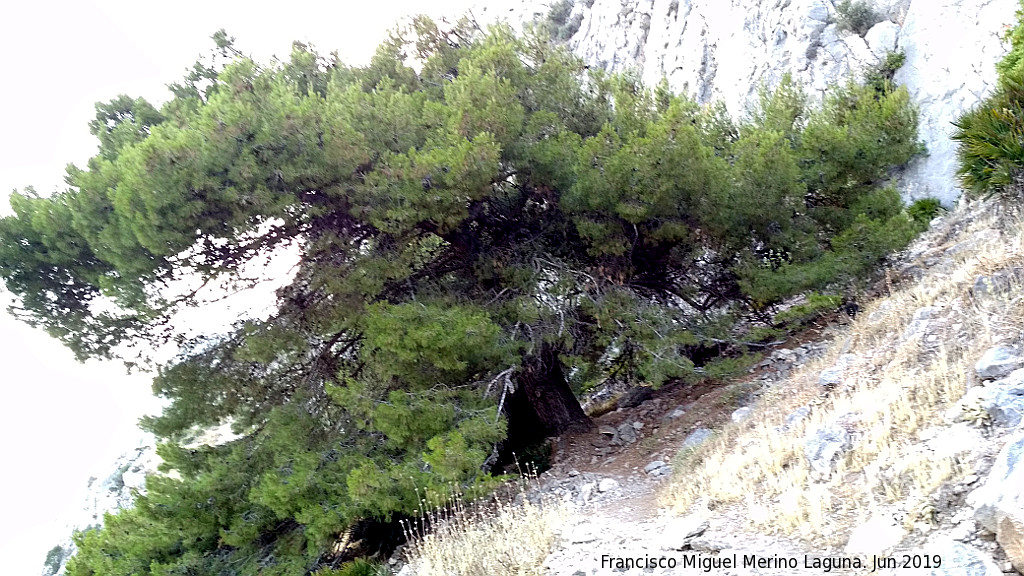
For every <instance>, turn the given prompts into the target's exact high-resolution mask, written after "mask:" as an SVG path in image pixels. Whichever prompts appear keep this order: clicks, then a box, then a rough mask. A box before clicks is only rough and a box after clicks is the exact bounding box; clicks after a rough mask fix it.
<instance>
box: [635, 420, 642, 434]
mask: <svg viewBox="0 0 1024 576" xmlns="http://www.w3.org/2000/svg"><path fill="white" fill-rule="evenodd" d="M643 429H644V423H643V422H633V430H636V431H637V432H639V431H641V430H643Z"/></svg>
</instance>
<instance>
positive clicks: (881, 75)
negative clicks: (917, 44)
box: [864, 50, 907, 94]
mask: <svg viewBox="0 0 1024 576" xmlns="http://www.w3.org/2000/svg"><path fill="white" fill-rule="evenodd" d="M906 61H907V55H906V53H904V52H903V51H902V50H896V51H895V52H888V53H886V55H885V58H882V61H881V62H879V63H878V64H876V65H874V66H872V67H870V68H869V69H868V70H867V72H866V73H865V74H864V83H865V84H867V85H868V86H871V87H873V88H874V89H875V91H877V92H878V93H879V94H888V93H890V92H892V80H893V78H894V77H895V76H896V71H897V70H899V69H900V68H902V67H903V64H904V63H906Z"/></svg>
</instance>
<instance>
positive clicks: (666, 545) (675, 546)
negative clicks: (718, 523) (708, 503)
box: [658, 514, 709, 550]
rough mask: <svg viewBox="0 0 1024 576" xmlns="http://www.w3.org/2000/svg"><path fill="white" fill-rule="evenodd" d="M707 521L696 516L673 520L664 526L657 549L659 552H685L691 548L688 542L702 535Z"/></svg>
mask: <svg viewBox="0 0 1024 576" xmlns="http://www.w3.org/2000/svg"><path fill="white" fill-rule="evenodd" d="M708 526H709V524H708V521H707V520H705V519H704V518H702V517H701V516H699V515H697V514H693V515H690V516H685V517H683V518H679V519H677V520H673V521H672V522H670V523H669V524H668V525H666V526H665V530H664V531H663V533H662V534H663V535H662V537H661V538H660V539H659V542H658V548H660V549H661V550H685V549H686V548H687V547H688V546H691V543H690V540H692V539H694V538H697V537H698V536H701V535H702V534H704V532H705V531H707V529H708Z"/></svg>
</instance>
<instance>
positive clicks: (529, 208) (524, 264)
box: [0, 19, 916, 576]
mask: <svg viewBox="0 0 1024 576" xmlns="http://www.w3.org/2000/svg"><path fill="white" fill-rule="evenodd" d="M215 40H216V42H217V46H218V50H219V51H220V53H221V55H222V56H225V57H226V58H227V59H228V60H229V63H228V64H227V65H225V66H223V67H222V68H217V67H211V66H206V65H202V64H197V66H196V67H195V69H194V70H193V72H192V73H191V74H190V75H189V77H188V78H186V79H185V80H184V81H183V82H182V83H179V84H175V85H172V87H171V89H172V93H173V95H174V98H173V99H172V100H171V101H169V102H168V103H167V104H165V105H164V106H162V107H161V108H160V109H159V110H157V109H156V108H155V107H153V106H151V105H150V104H148V103H146V102H145V101H144V100H141V99H131V98H128V97H119V98H118V99H116V100H114V101H112V102H110V103H108V104H102V105H99V106H98V108H97V110H98V112H97V118H96V121H95V122H93V123H92V124H91V125H90V128H91V129H92V131H93V133H94V134H95V135H96V136H97V137H98V139H99V140H100V152H99V154H98V155H97V156H96V157H94V158H93V159H91V160H90V161H89V163H88V165H87V166H86V167H85V168H81V169H80V168H75V167H71V168H70V169H69V171H68V178H67V181H68V188H67V190H66V191H64V192H62V193H59V194H56V195H54V196H52V197H48V198H43V197H39V196H37V195H35V194H34V193H32V191H31V190H27V191H26V192H24V193H21V194H16V195H14V196H13V197H12V200H11V203H12V207H13V209H14V215H13V216H11V217H8V218H4V219H2V220H0V277H2V278H3V280H4V281H5V283H6V285H7V287H8V288H9V289H10V290H11V291H12V292H14V293H15V294H17V295H18V296H19V298H20V302H19V308H18V309H17V310H16V312H17V313H18V314H19V315H20V316H21V317H22V318H23V319H25V320H26V321H28V322H31V323H34V324H36V325H39V326H42V327H43V328H45V329H46V330H48V331H49V333H50V334H52V335H53V336H54V337H56V338H58V339H60V340H61V341H62V342H64V343H65V344H67V345H68V346H69V347H70V348H71V349H72V350H74V351H75V352H76V353H77V354H78V355H79V357H81V358H87V357H115V356H116V357H127V355H128V353H129V352H131V350H132V349H131V347H132V346H134V347H137V348H138V347H143V348H144V347H147V346H152V345H155V344H160V343H164V342H168V341H171V342H179V343H180V344H181V353H180V355H179V356H178V357H177V358H176V359H175V360H174V361H173V362H171V363H169V364H166V365H163V366H160V367H159V372H158V376H157V377H156V378H155V380H154V391H155V392H156V393H157V394H158V395H160V396H162V397H165V398H167V399H169V401H170V404H169V406H168V408H167V409H166V410H165V411H164V413H163V414H162V415H160V416H158V417H154V418H149V419H146V420H145V421H144V426H145V427H146V428H147V429H149V430H151V431H152V432H154V433H156V434H157V435H158V436H159V437H161V438H163V439H164V440H165V441H166V443H165V444H163V445H162V446H161V448H160V454H161V456H162V457H163V458H164V461H165V464H164V469H165V471H170V470H174V471H176V472H177V475H176V476H158V477H153V478H151V479H150V481H149V483H148V485H147V487H148V493H147V494H146V495H144V496H140V497H139V498H138V500H137V503H136V507H135V508H134V509H132V510H129V511H125V512H122V513H120V514H118V515H117V516H113V517H108V518H107V519H106V522H105V525H104V527H103V528H102V529H100V530H98V531H90V532H87V533H84V534H81V535H79V536H78V539H77V541H78V545H79V547H80V550H81V551H80V553H79V554H78V555H77V556H76V558H74V559H73V560H72V561H71V563H70V564H69V574H72V575H74V576H81V575H90V574H104V575H120V574H125V575H127V574H154V575H157V574H159V575H163V574H180V573H203V574H206V573H216V574H252V573H256V571H257V570H261V572H260V573H262V574H303V573H307V572H308V571H310V570H312V569H314V568H315V567H316V566H317V565H318V564H319V563H320V562H321V561H322V560H323V559H324V558H325V554H327V553H328V552H327V549H328V545H329V544H330V542H331V541H332V540H333V539H334V538H336V537H337V535H338V534H340V533H342V532H344V531H345V530H346V529H348V528H349V527H351V526H353V525H355V524H358V523H360V522H361V521H366V520H368V519H377V520H388V519H392V518H395V517H399V516H401V515H404V514H412V513H414V512H415V511H416V510H417V509H418V507H419V506H420V505H421V498H422V495H423V493H424V490H425V491H427V492H433V493H440V492H445V491H447V490H449V489H451V487H452V486H457V487H458V489H460V490H463V491H466V492H468V493H470V494H480V493H484V492H485V491H486V490H487V489H488V488H489V487H491V486H493V482H494V477H493V476H492V475H491V472H494V471H496V467H495V466H496V464H497V459H498V458H499V457H500V454H501V453H502V452H503V451H502V450H499V448H501V447H504V452H507V451H509V450H511V449H518V448H522V447H525V446H528V445H530V444H532V443H535V442H538V441H540V440H542V439H543V438H545V437H548V436H552V435H559V434H563V433H567V432H571V431H574V430H581V429H585V428H587V427H588V426H589V425H590V422H589V420H588V418H587V417H586V415H585V414H584V413H583V411H582V410H581V408H580V405H579V402H578V401H577V399H576V397H575V395H574V391H579V390H581V389H584V388H587V387H589V386H592V385H593V384H594V383H596V382H599V381H602V380H605V379H608V378H620V379H623V380H628V381H634V382H635V381H644V382H649V383H651V384H654V385H658V384H661V383H663V382H666V381H668V380H670V379H688V378H694V377H695V374H696V372H695V370H694V362H693V359H692V358H691V355H692V354H691V352H692V350H693V349H694V348H695V347H699V346H700V345H701V344H702V343H705V342H706V341H707V338H710V337H711V336H712V335H711V334H710V331H711V330H713V329H714V327H715V326H717V324H716V322H717V320H716V319H715V316H716V314H718V313H720V312H723V311H725V312H735V311H737V310H738V311H741V312H742V311H747V312H749V311H755V312H757V311H761V310H763V309H765V308H766V307H769V306H771V305H772V304H774V303H777V302H779V301H780V300H781V299H783V298H785V297H787V296H790V295H792V294H794V293H797V292H799V291H802V290H807V289H811V288H818V287H820V286H822V285H825V284H827V283H828V282H830V281H832V280H834V279H835V277H836V272H835V269H836V267H837V264H836V262H839V261H842V262H846V260H844V259H843V258H845V257H844V256H842V255H840V254H839V253H838V252H837V251H834V250H831V248H832V246H834V247H836V248H837V249H838V248H842V249H843V250H847V251H849V250H858V249H860V247H863V246H867V247H869V248H870V250H868V251H867V252H865V253H866V254H868V256H867V257H866V258H867V260H870V261H877V259H878V258H881V257H883V256H884V254H885V252H886V250H887V249H889V248H890V247H891V246H892V245H894V244H895V243H897V240H893V239H892V238H890V237H888V236H885V235H884V234H883V232H885V233H888V232H889V231H890V230H891V228H888V227H887V226H888V225H889V224H891V223H892V222H896V221H897V220H896V219H898V218H899V217H901V212H900V210H901V206H900V204H899V202H898V198H896V202H895V204H893V203H892V202H891V200H892V197H891V193H888V192H887V193H878V194H874V193H870V192H869V191H870V189H871V188H870V186H868V184H870V183H872V182H873V181H874V180H876V179H878V178H879V177H880V176H881V175H882V174H884V172H885V170H886V169H887V168H888V167H890V166H892V165H895V164H899V163H901V162H905V161H906V159H907V158H909V155H910V154H911V153H912V151H913V150H912V149H911V148H912V147H908V146H905V145H904V144H906V143H907V142H910V143H913V134H914V130H916V115H915V113H914V112H913V109H912V108H911V107H910V106H909V104H908V102H907V100H906V97H905V92H901V91H893V92H891V93H883V94H880V95H879V94H877V93H876V92H875V91H872V92H871V95H869V94H868V93H867V92H863V93H862V92H858V91H856V90H855V89H854V88H850V89H849V90H848V91H847V92H845V93H843V95H841V96H838V97H837V98H836V100H833V101H830V104H829V105H828V106H826V108H825V109H824V111H822V112H820V113H815V114H812V113H810V112H809V111H808V110H807V109H806V102H805V100H804V99H803V98H802V97H801V96H800V94H799V91H798V90H796V89H795V88H793V87H792V86H790V85H786V86H784V87H783V89H781V90H779V91H777V92H775V93H774V94H775V95H774V96H766V100H765V101H764V102H763V103H762V108H761V110H760V112H759V113H758V114H755V115H754V117H753V119H752V120H751V122H750V123H747V124H741V125H739V126H737V125H734V124H733V123H732V122H731V121H730V120H728V119H727V118H726V117H725V116H724V114H723V113H722V110H721V109H720V108H715V107H710V108H702V107H700V106H697V105H696V104H695V103H693V102H692V101H690V100H688V99H687V98H685V97H682V96H677V95H673V94H671V93H670V92H669V91H667V89H665V88H664V87H661V88H660V89H659V90H657V91H656V92H655V93H654V94H652V93H651V92H650V91H649V90H647V89H645V88H644V87H643V86H641V85H640V84H639V83H638V82H637V81H636V80H635V79H631V78H629V77H625V76H609V75H605V74H602V73H600V72H596V71H589V70H587V68H586V67H585V66H583V65H582V63H581V62H580V61H579V60H578V59H576V58H575V57H573V56H572V55H570V54H569V53H568V52H565V51H564V50H562V49H559V48H555V47H552V46H551V45H550V44H549V43H548V42H547V41H546V40H545V39H544V37H543V36H532V35H527V36H525V37H516V36H515V35H513V34H512V32H511V31H510V30H509V29H507V28H502V27H498V28H494V29H492V30H490V31H489V32H487V33H486V34H484V33H481V32H480V31H478V30H476V29H475V28H474V27H473V26H470V25H469V24H467V23H465V22H463V23H461V24H459V25H456V26H454V27H451V28H441V27H439V26H438V25H437V24H435V23H434V22H431V21H429V20H426V19H418V20H416V21H415V24H414V26H413V27H412V28H411V29H410V30H407V31H406V33H405V34H404V35H403V34H396V35H395V36H394V37H393V38H391V39H389V40H388V41H387V42H385V43H384V44H383V45H382V46H381V47H380V48H379V50H378V51H377V53H376V55H375V56H374V58H373V59H372V61H371V64H370V65H369V66H366V67H362V68H351V67H347V66H345V65H343V64H342V63H341V62H338V61H336V60H333V59H328V58H324V57H322V56H320V55H319V54H318V53H316V52H315V51H314V50H313V49H312V48H311V47H309V46H305V45H302V44H296V45H295V46H294V49H293V52H292V55H291V58H290V59H289V60H288V61H287V62H284V63H279V64H273V65H266V66H264V65H258V64H257V63H255V62H253V61H251V60H249V59H247V58H244V57H242V56H240V55H239V53H238V52H237V51H236V50H234V49H233V47H232V44H231V40H230V39H229V38H228V37H227V36H226V34H224V33H223V32H221V33H218V35H216V36H215ZM413 59H415V62H413ZM414 63H415V64H416V65H417V68H413V66H412V65H413V64H414ZM843 98H846V99H845V100H843ZM851 99H852V100H851ZM849 102H853V104H849ZM879 143H882V145H883V148H879ZM886 151H888V154H887V153H886ZM873 194H874V195H873ZM886 194H889V195H888V196H886ZM880 237H881V238H882V239H881V240H879V238H880ZM901 238H902V236H901ZM830 242H831V244H832V246H830V245H829V244H830ZM289 245H290V246H294V247H295V248H296V249H297V250H298V252H299V253H300V254H301V259H300V262H299V265H298V267H297V273H296V274H295V276H294V279H293V280H292V281H291V282H290V284H288V285H287V286H285V287H283V288H281V289H280V290H279V292H278V301H277V306H276V310H275V312H274V313H273V314H272V315H271V316H270V317H269V318H267V319H265V320H249V321H246V322H243V323H239V324H238V325H235V326H233V327H232V328H231V329H230V330H229V331H226V332H225V333H222V334H214V335H209V336H206V337H201V338H198V339H195V340H192V341H188V342H185V341H183V340H177V339H176V337H179V336H180V335H179V334H176V333H175V332H174V331H173V329H171V328H170V326H169V324H168V320H169V318H170V317H171V316H172V315H173V313H174V312H175V311H176V310H179V309H181V308H182V307H186V306H190V305H197V304H199V299H198V297H197V294H196V293H195V292H189V293H185V294H177V295H175V294H173V293H172V292H173V291H172V290H171V288H173V287H175V286H178V285H180V284H181V282H183V281H187V280H196V279H199V280H200V281H202V282H203V283H223V282H226V283H228V284H231V283H238V282H244V278H243V274H242V272H243V269H244V267H245V265H246V263H248V262H251V261H254V260H258V259H260V258H264V257H266V255H267V254H269V253H271V252H272V251H274V250H275V249H278V248H281V247H283V246H289ZM851 247H853V248H851ZM862 264H863V263H862V262H860V261H858V264H857V266H861V265H862ZM851 266H853V265H852V264H850V265H847V268H845V269H850V267H851ZM857 269H858V270H860V269H861V268H857ZM809 270H810V271H811V272H813V273H810V272H808V271H809ZM228 420H230V421H232V422H233V423H234V426H235V428H236V430H237V431H238V432H239V433H241V434H242V437H241V438H240V439H238V440H235V441H233V442H231V443H229V444H226V445H223V446H217V447H203V448H195V449H188V448H185V447H184V441H185V440H186V438H187V437H188V435H189V434H190V433H191V432H193V431H194V430H195V429H196V428H197V427H199V428H202V427H208V426H214V425H217V424H219V423H222V422H225V421H228Z"/></svg>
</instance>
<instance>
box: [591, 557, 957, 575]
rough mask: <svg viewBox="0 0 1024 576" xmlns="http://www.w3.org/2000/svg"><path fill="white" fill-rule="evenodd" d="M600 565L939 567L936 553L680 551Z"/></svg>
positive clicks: (826, 569)
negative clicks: (885, 554)
mask: <svg viewBox="0 0 1024 576" xmlns="http://www.w3.org/2000/svg"><path fill="white" fill-rule="evenodd" d="M600 560H601V568H611V569H613V570H629V569H632V568H639V569H642V570H644V569H654V568H669V569H671V568H679V569H689V570H700V571H703V572H712V571H716V570H729V569H733V568H762V569H765V568H767V569H773V568H775V569H778V568H783V569H785V568H789V569H793V570H800V569H803V570H812V571H820V572H832V571H833V570H865V569H866V570H868V571H870V572H875V571H878V570H886V569H890V568H939V567H940V566H942V556H941V555H939V554H899V555H893V556H864V557H862V556H814V555H804V556H778V555H770V556H766V555H758V554H717V555H713V556H712V555H704V554H681V555H679V556H644V555H641V556H613V555H610V554H603V555H601V559H600Z"/></svg>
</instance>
